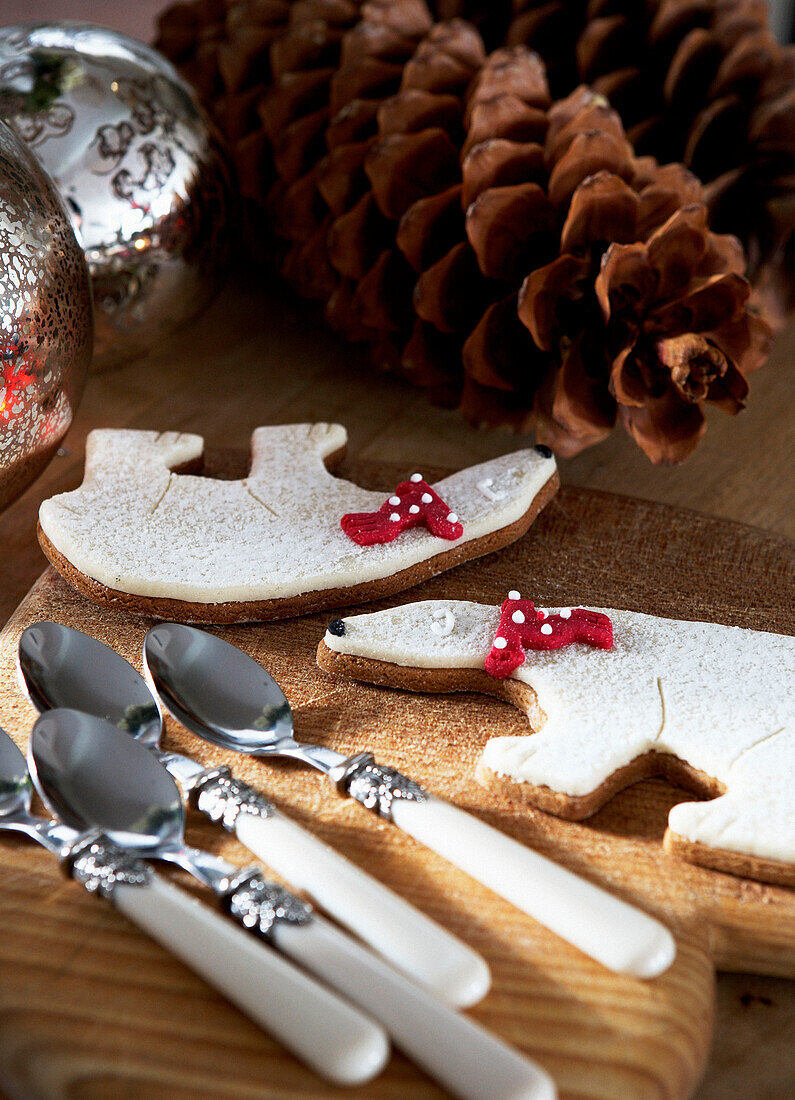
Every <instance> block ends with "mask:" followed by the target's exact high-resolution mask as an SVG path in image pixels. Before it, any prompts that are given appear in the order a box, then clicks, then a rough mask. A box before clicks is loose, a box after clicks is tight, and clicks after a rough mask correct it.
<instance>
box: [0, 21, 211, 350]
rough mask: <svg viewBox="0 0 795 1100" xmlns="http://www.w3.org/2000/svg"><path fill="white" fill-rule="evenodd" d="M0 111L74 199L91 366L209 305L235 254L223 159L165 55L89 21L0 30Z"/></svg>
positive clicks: (150, 340) (153, 339) (70, 202)
mask: <svg viewBox="0 0 795 1100" xmlns="http://www.w3.org/2000/svg"><path fill="white" fill-rule="evenodd" d="M0 117H2V118H5V119H6V120H7V121H8V123H9V125H10V126H11V127H12V128H13V129H14V130H15V131H16V133H17V134H18V135H19V136H20V137H21V138H22V139H23V140H24V141H25V142H26V143H27V145H28V147H29V148H30V149H31V150H32V151H33V153H34V154H35V155H36V157H37V158H38V159H39V160H40V161H41V163H42V165H43V166H44V167H45V168H46V169H47V171H48V172H49V173H50V175H51V176H52V177H53V179H54V180H55V182H56V184H57V186H58V188H59V190H60V192H61V195H62V196H63V198H64V200H65V202H66V204H67V206H68V208H69V211H70V214H71V217H72V224H73V226H74V229H75V232H76V234H77V238H78V240H79V241H80V243H81V245H82V247H83V249H84V251H85V255H86V259H87V261H88V266H89V271H90V273H91V280H92V285H93V292H94V304H95V308H96V354H95V362H96V363H98V364H99V365H108V364H110V363H112V362H117V361H119V360H121V359H127V358H130V357H131V356H133V355H136V354H139V353H141V352H144V351H147V350H149V349H150V348H152V347H153V346H154V345H155V344H156V343H157V341H158V339H159V337H160V336H161V335H163V334H164V333H166V332H168V331H170V330H172V329H173V328H175V327H177V326H178V325H180V324H182V323H183V322H185V321H187V320H188V319H189V318H191V317H193V316H195V315H196V314H197V313H198V312H199V311H200V310H201V309H202V308H203V306H205V305H206V303H207V301H208V299H209V297H210V296H211V295H212V293H213V291H214V290H215V288H216V287H217V285H218V283H219V280H220V278H221V277H222V274H223V267H224V263H225V259H226V256H227V240H228V231H227V217H228V210H229V196H230V186H229V170H228V158H227V157H226V156H225V154H224V153H223V151H222V149H221V147H220V145H219V144H218V142H217V139H216V138H215V136H214V134H213V133H212V132H211V130H210V128H209V126H208V123H207V121H206V119H205V117H204V115H203V114H202V112H201V110H200V109H199V108H198V106H197V105H196V103H195V101H194V100H193V98H192V95H191V93H190V91H189V89H188V87H187V85H186V84H185V83H184V82H183V81H182V79H181V78H180V77H179V76H178V74H177V72H176V70H175V69H174V68H173V67H172V66H171V65H170V64H169V62H167V61H166V60H165V58H163V57H162V56H161V55H160V54H158V53H157V52H156V51H155V50H152V49H150V48H149V47H148V46H145V45H143V44H142V43H140V42H136V41H135V40H134V39H132V38H128V37H126V36H125V35H121V34H117V33H116V32H115V31H110V30H106V29H104V28H101V27H94V26H91V25H88V24H82V23H51V24H20V25H17V26H10V27H0Z"/></svg>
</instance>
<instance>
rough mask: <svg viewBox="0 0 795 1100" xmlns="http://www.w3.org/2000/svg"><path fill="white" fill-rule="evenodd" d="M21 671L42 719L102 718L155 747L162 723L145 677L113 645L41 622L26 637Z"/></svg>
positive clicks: (21, 647) (20, 654)
mask: <svg viewBox="0 0 795 1100" xmlns="http://www.w3.org/2000/svg"><path fill="white" fill-rule="evenodd" d="M18 660H19V671H20V675H21V677H22V683H23V687H24V688H25V691H26V692H27V695H28V697H29V699H30V701H31V703H32V704H33V706H34V707H35V708H36V710H37V711H38V712H39V713H40V714H41V713H42V712H43V711H46V710H55V709H56V708H59V707H66V708H69V709H73V710H81V711H84V712H85V713H86V714H93V715H96V716H97V717H98V718H104V719H106V721H108V722H110V723H111V725H113V726H118V727H119V729H123V730H126V732H127V733H130V734H132V736H133V737H135V738H136V739H137V740H139V741H141V742H143V743H144V744H145V745H148V746H149V747H152V748H157V747H158V744H159V740H160V734H161V730H162V725H163V719H162V716H161V714H160V709H159V707H158V705H157V700H156V699H155V698H154V696H153V695H152V693H151V691H150V690H149V688H148V687H147V684H146V681H145V680H144V679H143V677H142V676H141V675H140V674H139V673H138V672H137V671H136V670H135V669H134V668H133V667H132V665H131V664H129V663H128V662H127V661H125V660H124V658H123V657H122V656H120V655H119V654H118V653H117V652H116V651H115V650H114V649H111V648H110V646H106V645H103V644H102V642H99V641H97V639H96V638H91V637H89V636H88V635H87V634H83V633H81V631H79V630H73V629H72V628H71V627H68V626H64V625H63V624H62V623H54V622H48V621H43V622H38V623H34V625H33V626H29V627H28V628H27V629H26V630H24V631H23V632H22V635H21V637H20V639H19V649H18Z"/></svg>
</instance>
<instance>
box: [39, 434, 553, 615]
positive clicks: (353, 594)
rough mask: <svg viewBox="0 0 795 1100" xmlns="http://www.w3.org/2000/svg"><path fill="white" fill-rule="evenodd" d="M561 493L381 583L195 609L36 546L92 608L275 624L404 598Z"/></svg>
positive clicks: (545, 493) (540, 498) (491, 547)
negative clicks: (119, 585)
mask: <svg viewBox="0 0 795 1100" xmlns="http://www.w3.org/2000/svg"><path fill="white" fill-rule="evenodd" d="M344 453H345V452H344V449H342V450H341V451H340V452H338V453H337V454H335V455H333V456H330V457H329V459H327V462H326V464H327V468H329V469H334V467H335V466H336V465H337V464H338V463H339V462H340V461H341V459H342V457H343V456H344ZM559 487H560V479H559V477H558V475H557V473H554V474H553V475H552V477H550V478H549V479H548V481H547V482H546V483H545V484H544V485H543V487H542V488H541V490H540V492H539V493H538V494H537V495H536V496H535V498H534V499H533V503H532V505H531V507H530V508H529V509H528V510H527V511H526V512H525V513H524V515H522V516H521V517H520V518H519V519H518V520H516V522H515V523H512V524H510V526H508V527H503V528H500V529H499V530H497V531H492V532H490V533H489V534H488V535H485V536H484V537H483V538H480V539H472V540H471V541H469V542H463V543H459V544H458V545H455V546H452V547H451V549H450V550H445V551H443V552H442V553H441V554H437V555H436V556H435V557H433V558H428V559H427V560H426V561H422V562H419V563H418V564H417V565H414V566H412V567H411V568H410V569H403V570H400V571H399V572H397V573H393V574H391V575H390V576H387V577H383V578H381V579H379V580H374V581H367V582H365V583H363V584H357V585H352V586H350V587H346V588H329V589H323V590H317V591H312V592H304V593H301V594H300V595H297V596H289V597H285V598H283V599H273V600H252V601H240V602H228V603H193V602H192V601H188V600H177V599H168V598H166V597H161V596H140V595H135V594H132V593H129V592H122V591H120V590H118V589H114V588H110V587H108V586H106V585H104V584H101V583H100V582H99V581H97V580H94V578H93V577H89V576H87V575H86V574H85V573H82V572H80V570H79V569H76V568H75V567H74V566H73V565H72V563H71V562H70V561H68V560H67V558H65V557H64V555H63V554H61V553H60V551H59V550H57V549H56V547H55V546H53V544H52V543H51V542H50V540H49V539H48V538H47V536H46V535H45V533H44V531H43V530H42V528H41V524H39V525H38V528H37V533H38V538H39V545H40V546H41V548H42V551H43V552H44V554H45V556H46V557H47V559H48V561H49V562H50V563H51V565H52V566H53V567H54V568H55V569H57V571H58V572H59V573H60V574H61V576H62V577H63V578H64V580H65V581H67V583H68V584H70V585H71V586H72V587H73V588H74V589H76V590H77V591H78V592H79V593H80V594H81V595H83V596H86V597H87V598H88V599H90V600H93V601H94V602H95V603H99V604H106V605H108V606H109V607H114V608H117V609H118V608H123V609H124V610H125V611H128V612H130V613H132V614H135V615H141V616H146V617H149V618H154V619H166V620H173V621H178V622H188V623H208V624H209V623H215V624H218V625H223V624H231V623H246V622H265V621H270V620H273V619H289V618H293V617H295V616H297V615H310V614H312V613H313V612H315V611H327V610H330V609H331V608H336V607H345V606H349V605H353V604H357V603H367V602H370V601H372V600H379V599H382V598H383V597H386V596H393V595H395V594H396V593H398V592H403V591H405V590H406V589H408V588H412V587H414V585H417V584H421V583H422V582H423V581H427V580H430V578H431V577H435V576H438V574H439V573H443V572H445V571H446V570H447V569H452V568H454V567H455V566H457V565H461V564H462V563H463V562H466V561H471V560H472V559H473V558H479V557H483V556H484V555H485V554H491V553H493V552H494V551H495V550H501V549H502V548H503V547H504V546H508V545H509V544H510V543H512V542H515V541H516V539H519V538H521V537H522V535H524V534H525V533H526V532H527V531H528V529H529V528H530V527H531V525H532V524H533V522H534V521H535V519H536V517H537V516H538V514H539V513H540V512H541V511H542V510H543V509H544V508H545V507H546V506H547V504H549V502H550V501H551V500H552V498H553V497H554V496H555V493H556V492H557V491H558V489H559Z"/></svg>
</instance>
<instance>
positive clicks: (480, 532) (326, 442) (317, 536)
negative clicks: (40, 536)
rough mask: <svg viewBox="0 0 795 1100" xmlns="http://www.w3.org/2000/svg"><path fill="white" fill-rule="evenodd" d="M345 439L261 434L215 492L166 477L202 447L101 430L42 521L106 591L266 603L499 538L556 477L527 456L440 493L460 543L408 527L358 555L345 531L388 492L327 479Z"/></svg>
mask: <svg viewBox="0 0 795 1100" xmlns="http://www.w3.org/2000/svg"><path fill="white" fill-rule="evenodd" d="M346 439H347V434H346V432H345V429H344V428H343V427H341V426H340V425H339V424H290V425H284V426H278V427H269V428H258V429H257V430H256V431H255V432H254V435H253V437H252V453H253V459H252V467H251V472H250V474H249V476H248V477H247V478H244V479H243V480H241V481H219V480H215V479H212V478H204V477H194V476H189V475H183V474H173V473H171V472H170V470H169V467H170V466H176V465H180V464H181V463H184V462H186V461H189V460H191V459H195V458H197V457H198V456H199V455H200V454H201V453H202V446H203V444H202V439H201V437H200V436H197V435H183V434H178V433H176V432H165V433H156V432H141V431H114V430H106V431H95V432H92V433H91V435H90V436H89V439H88V444H87V448H86V469H85V476H84V479H83V484H82V485H81V486H80V488H78V489H76V490H75V491H74V492H71V493H62V494H61V495H60V496H56V497H52V498H51V499H50V500H46V501H44V503H43V504H42V505H41V509H40V512H39V520H40V523H41V526H42V530H43V531H44V534H45V535H46V536H47V538H48V539H49V540H50V542H51V543H52V544H53V546H54V547H55V548H56V549H57V550H58V551H60V553H61V554H62V555H63V556H64V557H65V558H66V559H67V560H68V561H69V562H71V564H72V565H73V566H74V567H75V568H76V569H78V570H80V572H81V573H84V574H85V575H86V576H88V577H92V578H94V580H97V581H99V582H100V583H101V584H104V585H107V586H108V587H109V588H114V589H118V590H120V591H123V592H130V593H132V594H134V595H140V596H160V597H166V598H170V599H180V600H188V601H192V602H194V603H209V604H211V603H222V602H225V601H248V600H269V599H279V598H285V597H290V596H296V595H299V594H301V593H303V592H314V591H322V590H324V589H328V588H340V587H349V586H351V585H354V584H360V583H362V582H367V581H375V580H379V579H381V578H383V577H388V576H391V575H392V574H393V573H397V572H399V571H400V570H402V569H408V568H411V567H412V566H414V565H417V564H418V563H420V562H423V561H426V560H427V559H428V558H432V557H434V556H435V555H437V554H439V553H443V552H445V551H449V550H451V549H453V547H455V546H457V545H459V544H460V543H462V542H469V541H471V540H473V539H479V538H482V537H483V536H484V535H488V534H490V533H491V532H493V531H497V530H499V529H501V528H503V527H507V526H509V525H510V524H512V523H514V522H515V521H517V520H518V519H520V518H521V517H522V516H523V515H524V514H525V513H526V512H527V511H528V510H529V509H530V507H531V505H532V503H533V500H534V499H535V497H536V496H537V495H538V493H539V492H540V490H541V489H542V488H543V486H544V485H545V484H546V482H547V481H548V480H549V479H550V478H551V477H552V476H553V474H554V472H555V462H554V459H545V458H543V457H542V456H541V455H540V454H538V452H537V451H535V450H533V449H530V450H525V451H518V452H515V453H514V454H509V455H504V456H502V457H501V458H497V459H494V460H493V461H491V462H486V463H482V464H481V465H479V466H473V467H470V468H469V469H468V470H462V471H461V472H460V473H457V474H453V475H452V476H451V477H448V478H445V479H444V480H443V481H440V482H439V483H438V484H437V485H435V486H434V488H435V489H436V491H437V492H438V493H439V495H440V496H441V497H442V498H443V499H444V500H445V501H446V502H447V504H448V505H449V506H450V508H451V509H454V510H455V512H456V513H457V514H458V515H460V516H461V520H462V523H463V524H464V533H463V535H462V537H461V538H460V539H458V540H456V541H454V542H451V541H449V540H446V539H440V538H436V537H435V536H433V535H431V534H430V532H429V531H427V530H426V529H425V528H415V529H414V530H411V531H404V532H403V533H402V534H401V535H400V536H399V537H398V538H397V539H396V540H395V541H394V542H392V543H386V544H383V545H378V546H366V547H362V546H358V545H357V544H356V543H355V542H353V541H352V540H351V539H350V538H348V536H347V535H346V534H345V533H344V532H343V530H342V529H341V527H340V520H341V518H342V516H343V515H344V514H345V513H346V512H369V511H376V510H377V509H378V508H380V507H381V505H382V504H383V502H384V499H385V497H386V494H384V493H378V492H370V491H368V490H366V489H361V488H359V486H358V485H354V484H353V483H352V482H350V481H343V480H342V479H340V478H336V477H334V476H333V475H332V474H330V473H329V472H328V470H326V467H325V466H324V464H323V459H324V457H326V456H328V455H330V454H333V453H334V452H335V451H337V450H339V449H340V448H341V447H343V446H344V444H345V442H346ZM484 474H488V475H489V476H490V477H491V478H492V479H493V482H494V484H495V485H497V486H498V487H500V488H501V489H503V490H504V491H505V493H506V496H505V499H504V500H502V501H500V502H499V504H495V503H494V502H493V501H489V500H486V499H484V497H483V495H482V493H480V492H479V491H478V488H477V484H478V482H479V481H481V480H482V478H483V476H484ZM415 476H419V475H415Z"/></svg>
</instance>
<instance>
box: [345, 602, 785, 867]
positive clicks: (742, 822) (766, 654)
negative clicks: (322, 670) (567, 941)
mask: <svg viewBox="0 0 795 1100" xmlns="http://www.w3.org/2000/svg"><path fill="white" fill-rule="evenodd" d="M567 610H569V609H568V608H563V609H561V608H550V609H549V612H550V613H552V614H554V613H555V612H557V613H558V614H561V613H563V614H564V615H565V612H566V611H567ZM592 610H596V611H603V612H604V613H605V614H607V615H609V616H610V618H611V620H612V622H613V636H614V648H613V649H612V650H608V651H605V650H601V649H595V648H592V647H591V646H587V645H584V644H580V643H577V644H574V645H571V646H566V647H563V648H562V649H558V650H552V651H549V652H537V651H528V653H527V656H526V660H525V663H524V664H523V665H521V666H520V667H519V668H517V669H516V670H515V671H514V672H513V673H512V676H513V678H514V679H515V680H519V681H520V682H522V683H525V684H528V685H530V686H531V687H532V688H533V689H534V690H535V692H536V694H537V696H538V701H539V704H540V706H541V707H542V709H543V711H544V713H545V714H546V716H547V718H546V722H545V724H544V725H543V727H542V729H541V730H540V731H539V732H536V733H534V734H533V735H532V736H527V737H496V738H492V740H490V741H489V742H488V743H487V745H486V747H485V749H484V751H483V756H482V757H481V762H482V763H483V764H484V765H485V767H487V768H489V769H490V770H491V771H493V772H495V773H496V774H497V775H500V776H505V777H508V778H510V779H512V780H514V781H516V782H520V783H522V782H524V783H531V784H533V785H534V786H546V787H550V788H551V789H552V790H554V791H559V792H561V793H564V794H568V795H587V794H590V793H591V792H592V791H594V790H595V789H596V788H597V787H598V786H599V785H600V784H601V783H603V782H604V781H605V780H606V779H607V778H608V776H610V775H612V773H613V772H614V771H616V770H617V769H618V768H620V767H622V766H623V765H625V764H628V763H630V761H632V760H633V759H635V757H637V756H640V755H642V754H643V753H646V752H648V751H650V750H653V751H656V752H662V753H671V754H672V755H674V756H676V757H678V758H679V759H680V760H683V761H687V762H688V763H689V764H691V765H692V766H693V767H694V768H697V769H699V770H700V771H702V772H705V773H706V774H707V775H709V776H711V777H713V778H714V779H717V780H719V781H720V782H721V783H722V784H724V785H725V787H726V793H725V794H723V795H721V796H720V797H719V798H716V799H713V800H711V801H704V802H683V803H680V804H679V805H678V806H675V807H674V808H673V809H672V810H671V812H670V815H669V819H668V821H669V825H670V827H671V829H673V830H674V832H676V833H679V834H681V835H682V836H684V837H685V838H687V839H689V840H692V841H700V842H701V843H703V844H708V845H710V846H712V847H717V848H728V849H730V850H733V851H739V852H744V853H747V854H750V855H756V856H761V857H763V858H769V859H781V860H789V861H791V860H793V859H795V783H794V782H793V781H794V780H795V775H794V774H793V769H794V768H795V733H794V732H793V716H794V713H795V699H794V698H793V690H792V683H793V672H795V638H792V637H789V636H785V635H781V634H768V633H764V632H762V631H756V630H744V629H742V628H740V627H733V626H720V625H717V624H714V623H703V622H684V621H681V620H677V619H662V618H657V617H656V616H652V615H641V614H638V613H636V612H632V611H615V610H611V609H608V608H593V609H592ZM445 611H450V612H451V613H452V614H454V616H455V630H454V631H453V632H452V633H451V634H449V635H443V636H441V637H440V636H438V635H436V634H433V633H432V632H431V631H430V630H429V629H428V627H429V624H430V623H431V621H432V619H433V617H434V616H441V615H443V614H444V613H445ZM499 619H500V609H499V607H488V606H485V605H483V604H476V603H468V602H466V601H458V600H433V601H427V602H423V603H410V604H405V605H403V606H402V607H396V608H391V609H390V610H388V611H378V612H375V613H372V614H369V615H355V616H351V617H350V618H347V619H345V625H346V632H345V634H344V636H342V637H336V636H334V635H332V634H326V637H325V643H326V645H327V646H328V648H329V649H333V650H335V651H337V652H341V653H350V654H355V655H358V656H361V657H369V658H373V659H376V660H380V661H389V662H392V663H394V664H399V665H409V666H414V667H420V668H483V666H484V661H485V658H486V656H487V654H488V653H489V650H490V648H491V645H492V642H493V640H494V638H495V635H496V632H497V628H498V625H499Z"/></svg>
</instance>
